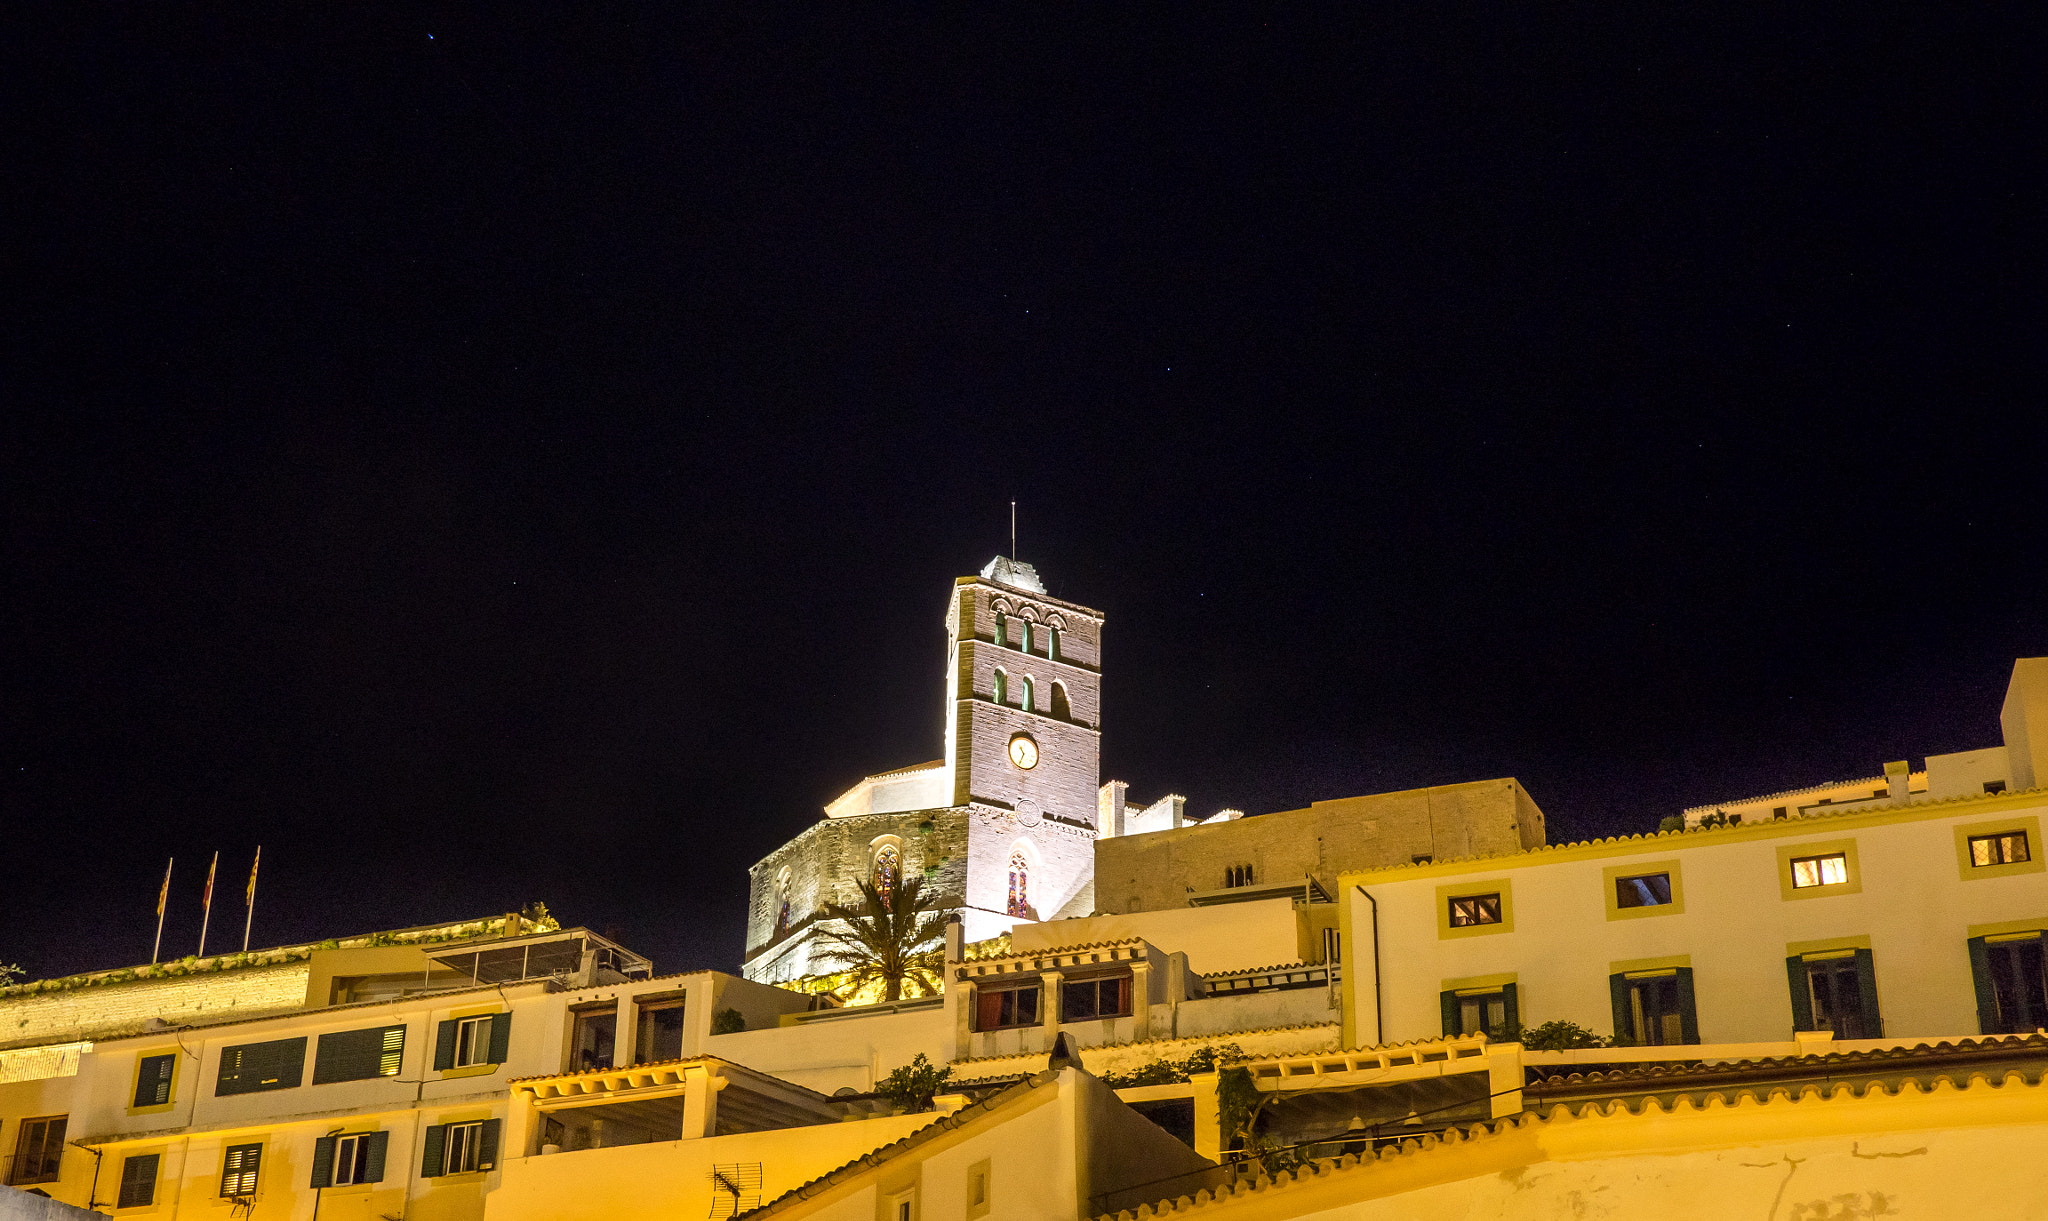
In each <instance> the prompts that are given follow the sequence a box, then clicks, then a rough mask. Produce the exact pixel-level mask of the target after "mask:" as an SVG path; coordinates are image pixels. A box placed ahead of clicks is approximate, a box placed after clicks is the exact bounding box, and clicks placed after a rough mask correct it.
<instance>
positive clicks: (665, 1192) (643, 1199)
mask: <svg viewBox="0 0 2048 1221" xmlns="http://www.w3.org/2000/svg"><path fill="white" fill-rule="evenodd" d="M937 1118H938V1116H936V1115H933V1114H924V1115H894V1116H887V1117H884V1118H879V1119H864V1120H857V1121H853V1122H847V1123H836V1124H821V1125H817V1126H813V1127H807V1128H781V1129H776V1130H773V1131H767V1132H742V1133H735V1134H733V1135H730V1136H712V1137H705V1138H701V1139H697V1140H675V1141H658V1142H655V1143H652V1144H644V1145H621V1146H616V1147H613V1148H609V1149H579V1150H576V1151H574V1152H565V1153H554V1154H546V1155H538V1156H534V1157H521V1158H508V1159H507V1160H506V1162H505V1166H504V1171H503V1176H502V1181H501V1183H500V1185H499V1187H498V1189H497V1190H495V1191H493V1192H492V1193H491V1194H490V1195H489V1196H488V1197H486V1199H485V1202H484V1208H483V1216H484V1217H485V1219H486V1221H632V1219H634V1218H649V1219H650V1221H651V1219H654V1218H660V1219H661V1221H669V1219H671V1218H678V1217H708V1216H712V1215H714V1212H713V1204H714V1201H713V1198H712V1190H713V1188H712V1182H711V1171H712V1168H713V1167H715V1166H731V1165H735V1164H741V1165H758V1166H759V1167H760V1169H761V1192H760V1196H759V1200H760V1201H762V1202H765V1201H767V1200H772V1199H774V1198H775V1197H776V1196H779V1195H781V1194H782V1193H784V1192H786V1191H790V1190H792V1189H794V1188H796V1187H800V1186H802V1185H803V1184H804V1183H806V1182H809V1181H810V1180H811V1179H814V1178H817V1177H818V1176H820V1175H823V1174H825V1173H827V1172H829V1171H831V1170H834V1169H836V1168H838V1167H839V1166H842V1165H845V1164H846V1163H847V1162H850V1161H853V1160H854V1159H855V1158H858V1157H860V1156H861V1155H862V1154H864V1153H868V1152H871V1151H872V1150H875V1149H878V1148H880V1147H882V1146H883V1145H886V1144H888V1143H890V1142H891V1141H895V1140H899V1139H901V1138H902V1137H904V1136H906V1135H908V1134H910V1133H911V1132H914V1131H916V1130H917V1129H919V1128H922V1127H924V1126H926V1125H927V1124H930V1123H931V1122H932V1121H933V1120H935V1119H937ZM729 1198H730V1197H727V1199H729Z"/></svg>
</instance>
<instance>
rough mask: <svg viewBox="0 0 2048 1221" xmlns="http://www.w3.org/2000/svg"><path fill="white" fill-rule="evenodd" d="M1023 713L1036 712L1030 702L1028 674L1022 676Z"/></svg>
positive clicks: (1029, 678) (1029, 677) (1029, 679)
mask: <svg viewBox="0 0 2048 1221" xmlns="http://www.w3.org/2000/svg"><path fill="white" fill-rule="evenodd" d="M1024 711H1026V712H1033V711H1036V708H1035V706H1034V705H1033V704H1032V702H1031V676H1030V675H1029V674H1026V675H1025V676H1024Z"/></svg>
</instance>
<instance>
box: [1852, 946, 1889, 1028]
mask: <svg viewBox="0 0 2048 1221" xmlns="http://www.w3.org/2000/svg"><path fill="white" fill-rule="evenodd" d="M1856 995H1857V999H1859V1000H1861V1001H1862V1002H1863V1030H1864V1036H1863V1037H1864V1038H1867V1039H1881V1038H1883V1037H1884V1018H1883V1017H1882V1015H1880V1014H1879V1013H1878V1011H1877V963H1876V960H1874V959H1873V958H1871V956H1870V951H1869V950H1858V951H1856Z"/></svg>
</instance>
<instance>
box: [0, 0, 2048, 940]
mask: <svg viewBox="0 0 2048 1221" xmlns="http://www.w3.org/2000/svg"><path fill="white" fill-rule="evenodd" d="M1364 7H1365V6H1356V5H1346V6H1333V7H1332V8H1331V9H1330V10H1329V13H1330V14H1344V16H1343V17H1342V18H1341V19H1339V18H1335V17H1333V18H1332V19H1329V20H1325V19H1321V18H1317V17H1314V16H1312V15H1311V14H1310V13H1309V11H1308V10H1307V9H1306V8H1304V7H1303V6H1286V8H1285V11H1282V6H1275V5H1245V6H1240V7H1239V8H1237V9H1235V10H1231V9H1198V8H1194V7H1191V6H1187V5H1178V4H1176V5H1167V6H1161V7H1158V8H1150V9H1142V10H1141V9H1138V8H1134V7H1128V6H1116V5H1090V6H1081V7H1078V8H1076V7H1067V8H1058V7H1050V6H1024V5H1015V6H994V5H982V6H950V9H951V11H924V12H920V13H918V14H917V15H916V16H914V17H905V16H901V15H892V13H890V12H889V11H883V10H867V11H856V10H854V9H852V8H850V7H847V6H836V7H834V6H815V5H811V6H802V5H788V6H765V11H764V6H759V5H751V4H727V5H699V6H680V5H674V6H656V7H650V9H649V10H648V11H644V12H641V13H639V14H637V15H635V14H634V13H632V12H631V11H629V10H626V9H622V8H617V7H599V6H590V5H576V6H564V7H561V8H556V9H540V8H524V7H522V8H518V9H516V10H515V9H514V8H513V7H512V6H502V5H490V6H466V7H464V8H462V9H459V10H446V11H431V15H429V14H430V10H428V9H426V8H421V7H418V6H411V7H408V9H407V10H405V12H404V14H403V15H401V16H395V17H391V18H389V19H386V18H384V17H381V16H374V15H368V14H367V10H364V9H361V8H358V7H357V6H339V7H337V6H331V5H330V6H320V7H317V8H315V7H310V6H309V7H304V8H289V9H287V8H282V7H277V6H271V7H265V6H256V7H248V6H243V7H239V8H233V9H230V8H227V7H204V6H196V5H172V6H155V5H150V6H141V5H127V6H108V7H105V8H90V9H89V8H86V7H84V6H60V7H59V8H55V9H51V10H47V11H45V12H43V13H42V14H41V15H40V16H39V17H34V18H31V17H30V16H29V14H27V13H26V12H24V11H20V10H17V11H15V12H14V13H13V14H12V15H11V16H10V17H8V18H5V19H4V20H5V22H6V23H7V25H9V26H10V27H12V28H11V30H10V31H6V32H5V33H6V36H5V37H4V38H0V43H4V45H5V46H6V48H7V49H6V50H5V51H0V57H4V61H0V82H4V83H0V102H4V105H5V113H6V116H7V117H6V120H5V123H4V127H5V132H6V134H5V136H4V150H5V154H4V155H5V173H4V174H0V216H4V221H0V258H4V263H0V271H4V276H5V279H4V283H5V284H6V287H7V291H6V293H5V306H4V307H0V308H4V318H5V326H4V328H0V395H4V405H5V411H4V414H0V451H4V467H0V506H4V536H0V537H4V555H0V583H4V585H0V589H4V595H0V762H4V771H0V876H4V878H5V887H4V893H5V895H6V900H7V901H6V908H7V919H6V920H5V921H4V923H0V962H19V963H20V964H21V965H22V966H23V967H25V968H27V969H28V971H29V972H30V974H31V975H32V976H42V975H48V974H57V973H63V972H69V971H74V970H83V969H89V968H98V967H109V966H119V965H126V964H132V963H135V962H139V961H146V960H147V958H148V954H149V943H150V935H151V930H152V924H153V919H154V917H153V914H152V909H153V906H154V903H155V899H156V891H157V884H158V880H159V878H160V876H161V874H162V871H163V868H164V861H165V858H166V857H167V856H170V855H172V854H175V855H176V856H177V858H178V872H177V877H176V880H175V883H174V886H173V894H172V912H171V916H170V920H169V926H168V931H167V933H166V941H167V947H166V948H167V953H173V954H184V953H189V952H191V951H192V950H193V949H194V948H195V943H196V940H197V930H198V923H199V904H200V888H201V885H202V882H203V875H204V868H205V861H206V859H207V857H208V856H209V854H211V853H212V852H213V851H214V850H216V849H218V850H219V851H220V852H221V853H222V875H223V878H222V882H221V883H220V891H219V894H220V896H221V897H220V902H219V903H218V904H217V906H216V911H215V921H214V932H213V934H212V938H211V944H210V948H212V949H221V948H234V947H235V946H237V945H238V944H239V939H240V925H241V918H242V908H241V902H240V899H241V886H242V883H243V880H244V878H245V877H246V871H247V868H248V861H249V854H250V852H251V851H252V850H253V849H254V848H255V846H256V845H257V844H259V843H260V844H261V845H263V853H264V858H263V859H264V869H263V884H262V889H261V891H260V893H259V896H258V907H257V912H256V918H255V942H256V944H258V945H275V944H280V943H284V942H290V941H295V940H301V939H317V938H321V937H326V936H334V935H347V934H351V933H359V932H366V931H370V930H374V929H382V928H396V927H403V926H408V925H413V924H418V923H424V922H428V921H433V920H440V919H449V918H459V917H472V916H477V915H482V914H487V913H495V912H503V911H506V910H508V909H511V908H516V907H519V906H522V905H524V904H525V903H527V902H529V901H531V900H534V899H542V900H545V901H546V902H547V903H548V904H549V906H550V907H551V908H552V909H553V911H554V912H555V913H556V914H557V915H558V916H559V917H561V918H562V919H563V921H564V922H565V923H570V924H584V925H588V926H590V927H592V928H595V929H598V930H600V931H602V930H606V929H613V930H615V931H616V932H618V933H619V934H620V935H622V936H623V937H624V939H625V940H626V942H627V943H628V944H630V945H632V946H633V947H635V948H637V949H639V950H641V951H642V952H644V953H647V954H649V955H651V956H652V957H653V958H654V959H655V965H656V968H657V969H658V970H662V971H677V970H683V969H687V968H693V967H705V966H710V967H720V968H725V969H732V968H734V967H736V966H737V964H738V962H739V960H740V957H741V953H742V945H741V942H742V922H743V913H744V907H745V899H746V880H747V879H746V869H747V866H749V865H750V864H752V863H753V862H754V861H756V860H758V859H759V858H760V857H762V856H763V855H765V854H766V853H767V852H768V851H770V850H771V849H772V848H774V847H775V846H776V845H778V844H780V843H782V842H783V841H784V840H786V839H788V838H789V837H790V836H792V835H793V834H795V833H796V832H797V831H799V830H801V829H802V828H803V827H805V826H806V825H808V824H809V823H810V822H811V821H813V820H814V819H816V818H817V817H819V814H820V807H821V806H822V805H823V804H824V803H825V802H826V801H828V800H830V799H831V798H832V797H833V796H835V795H836V794H837V793H839V792H840V791H841V790H842V789H844V788H845V787H846V786H848V785H850V784H851V783H853V782H854V781H855V780H857V779H858V778H859V777H860V776H862V775H863V774H866V773H869V772H874V771H880V770H884V769H887V768H892V767H897V766H902V765H906V764H911V763H916V762H920V761H923V760H927V759H931V758H934V757H936V756H937V755H938V753H939V749H940V746H939V733H940V705H939V697H940V675H941V672H942V667H943V661H944V657H943V652H944V644H945V636H944V630H943V626H942V615H943V611H944V607H945V599H946V594H947V591H948V588H949V586H950V583H951V581H952V579H953V578H954V577H956V576H960V575H965V574H969V573H972V572H974V571H976V570H977V569H979V568H980V567H981V565H982V564H983V563H985V562H986V561H987V560H988V559H989V558H990V557H991V556H992V555H994V554H996V553H997V552H998V551H1000V550H1002V549H1004V548H1005V547H1006V546H1007V535H1008V514H1009V505H1010V501H1011V500H1012V499H1015V500H1017V501H1018V502H1019V515H1020V519H1021V527H1020V539H1019V544H1018V547H1019V555H1020V558H1023V559H1025V560H1028V561H1031V562H1032V563H1035V564H1036V565H1037V566H1038V568H1039V571H1040V572H1041V573H1042V574H1043V575H1044V577H1045V579H1046V581H1047V584H1048V587H1049V589H1050V590H1051V592H1052V593H1054V594H1056V595H1057V596H1059V597H1062V598H1066V599H1069V600H1072V601H1076V602H1080V603H1084V604H1086V605H1089V606H1093V607H1098V608H1101V609H1102V610H1103V611H1105V612H1106V614H1107V616H1108V622H1107V626H1106V629H1105V681H1104V691H1105V722H1106V723H1105V730H1104V737H1103V766H1104V778H1105V779H1108V778H1112V777H1114V778H1117V779H1122V780H1127V781H1129V782H1130V784H1131V793H1132V796H1133V797H1134V798H1139V799H1143V800H1151V799H1154V798H1156V797H1158V796H1160V795H1162V794H1164V793H1166V792H1169V791H1171V792H1179V793H1183V794H1185V795H1186V796H1187V797H1188V799H1189V808H1190V811H1191V812H1192V813H1195V814H1200V815H1206V814H1209V813H1211V812H1213V811H1215V810H1216V809H1219V808H1222V807H1224V806H1237V807H1240V808H1243V809H1246V810H1248V811H1251V812H1254V813H1259V812H1265V811H1271V810H1276V809H1287V808H1293V807H1296V806H1300V805H1303V804H1306V803H1307V802H1309V801H1311V800H1315V799H1318V798H1328V797H1340V796H1348V795H1354V794H1359V793H1368V792H1376V791H1384V790H1391V789H1400V788H1408V787H1414V786H1418V785H1425V784H1443V783H1451V782H1457V781H1464V780H1475V779H1482V778H1488V777H1496V776H1508V775H1512V776H1515V777H1518V778H1519V779H1520V780H1521V781H1523V783H1525V784H1526V785H1527V786H1528V787H1529V789H1530V790H1531V791H1532V793H1533V794H1534V796H1535V797H1536V799H1537V801H1538V802H1539V803H1540V804H1541V805H1542V806H1543V808H1544V810H1545V812H1546V814H1547V815H1548V818H1549V825H1550V829H1551V836H1552V839H1553V841H1562V840H1570V839H1578V838H1584V837H1587V836H1594V835H1605V834H1613V833H1626V832H1630V831H1641V830H1650V829H1654V828H1655V827H1656V825H1657V822H1658V820H1659V819H1660V818H1662V817H1664V816H1665V815H1668V814H1672V813H1675V812H1677V811H1678V810H1679V809H1680V808H1681V807H1683V806H1686V805H1690V804H1696V803H1701V802H1707V801H1712V800H1715V799H1728V798H1734V797H1741V796H1747V795H1751V794H1755V793H1761V792H1766V791H1770V790H1773V789H1780V788H1788V787H1793V786H1799V785H1805V784H1809V783H1815V782H1819V781H1824V780H1832V779H1840V778H1846V777H1850V776H1859V775H1872V774H1875V773H1876V772H1877V771H1879V770H1880V767H1881V765H1882V764H1883V763H1884V762H1885V761H1886V760H1888V759H1896V758H1903V757H1908V756H1910V757H1911V758H1912V759H1913V760H1914V764H1915V766H1916V767H1917V766H1919V761H1920V758H1921V757H1922V756H1923V755H1925V754H1926V753H1928V752H1943V751H1952V750H1961V749H1968V748H1974V747H1978V746H1987V745H1995V744H1996V743H1997V742H1998V741H1999V729H1998V721H1997V713H1998V705H1999V702H2000V700H2001V699H2002V696H2003V692H2004V688H2005V682H2006V678H2007V675H2008V672H2009V669H2010V667H2011V663H2012V660H2013V658H2015V657H2018V656H2028V655H2039V654H2043V653H2048V610H2044V601H2043V595H2044V593H2048V567H2044V563H2043V541H2044V539H2048V488H2044V484H2048V480H2044V473H2048V448H2044V442H2048V427H2044V417H2048V411H2044V406H2048V394H2044V376H2043V374H2044V367H2043V366H2044V352H2048V344H2044V325H2043V324H2044V321H2048V318H2044V313H2048V311H2044V309H2043V307H2042V301H2041V296H2042V291H2043V285H2044V284H2048V258H2044V249H2043V247H2044V242H2043V233H2044V228H2043V219H2044V217H2043V211H2044V209H2043V191H2042V183H2043V174H2042V168H2043V156H2042V154H2043V151H2044V150H2043V138H2042V132H2043V131H2048V113H2044V107H2043V106H2042V104H2041V102H2042V98H2041V92H2040V90H2041V80H2042V74H2041V63H2042V55H2041V52H2042V48H2043V41H2044V40H2043V34H2044V28H2043V26H2044V19H2043V17H2042V15H2041V10H2040V9H2039V8H2038V7H2037V6H2026V7H2021V6H2015V7H2014V9H2013V10H2012V13H2011V15H2010V19H2009V20H2008V18H2007V16H2005V15H1999V14H1996V13H1993V12H1991V11H1990V10H1988V9H1987V8H1973V7H1965V8H1957V7H1955V6H1927V8H1926V10H1925V12H1924V13H1923V14H1922V15H1920V16H1915V15H1914V14H1913V13H1912V12H1911V11H1910V10H1908V9H1906V8H1902V7H1898V6H1840V7H1838V8H1826V9H1823V8H1793V9H1787V8H1783V7H1782V6H1781V7H1780V8H1778V9H1775V10H1771V11H1770V12H1769V13H1768V14H1767V15H1762V16H1758V17H1754V18H1751V17H1741V18H1737V17H1732V16H1730V15H1728V14H1725V13H1722V14H1712V15H1709V14H1703V13H1699V12H1695V11H1693V10H1690V9H1687V8H1685V7H1683V6H1678V7H1674V6H1668V5H1666V6H1648V7H1645V6H1635V7H1629V6H1615V5H1607V4H1596V5H1588V6H1585V7H1583V8H1549V7H1541V6H1514V7H1512V8H1499V7H1496V8H1493V9H1489V10H1485V11H1483V12H1481V13H1478V14H1475V15H1469V16H1468V15H1464V14H1462V13H1460V12H1457V11H1451V12H1443V11H1437V12H1432V13H1430V14H1429V15H1427V16H1426V17H1419V18H1418V17H1414V16H1404V15H1401V14H1399V13H1394V12H1390V11H1380V12H1373V13H1362V12H1361V11H1360V10H1362V9H1363V8H1364ZM1438 7H1439V8H1440V7H1441V6H1438ZM828 8H829V13H828V12H827V10H828ZM1987 14H1989V15H1987ZM59 23H67V24H61V25H60V24H59Z"/></svg>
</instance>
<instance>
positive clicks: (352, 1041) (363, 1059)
mask: <svg viewBox="0 0 2048 1221" xmlns="http://www.w3.org/2000/svg"><path fill="white" fill-rule="evenodd" d="M394 1042H395V1043H396V1045H397V1047H398V1048H399V1050H400V1051H401V1053H402V1051H403V1049H404V1047H405V1027H403V1026H372V1027H370V1028H368V1029H366V1030H337V1031H335V1032H334V1033H332V1034H323V1035H321V1036H320V1042H319V1045H318V1047H317V1048H316V1049H315V1055H314V1057H313V1084H314V1085H326V1084H328V1083H330V1082H335V1081H367V1080H369V1079H370V1078H372V1077H395V1076H397V1075H398V1062H397V1060H396V1059H394V1058H393V1057H392V1056H391V1055H389V1054H388V1052H389V1050H390V1048H391V1047H392V1045H393V1043H394ZM387 1070H389V1071H387Z"/></svg>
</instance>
